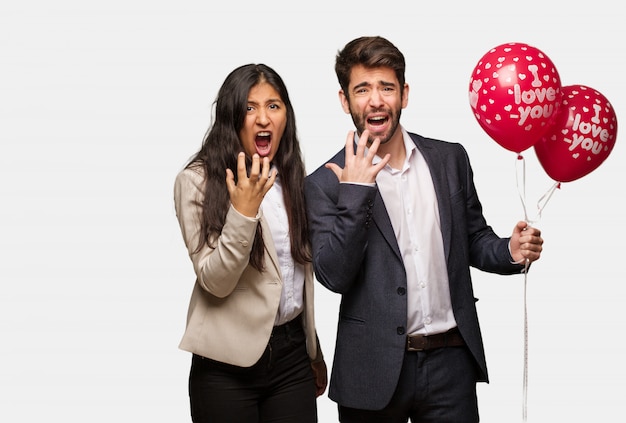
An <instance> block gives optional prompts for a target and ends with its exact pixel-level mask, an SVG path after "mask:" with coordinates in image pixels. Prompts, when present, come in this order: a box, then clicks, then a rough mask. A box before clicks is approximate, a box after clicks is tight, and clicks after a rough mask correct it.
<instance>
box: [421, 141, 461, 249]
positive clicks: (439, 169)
mask: <svg viewBox="0 0 626 423" xmlns="http://www.w3.org/2000/svg"><path fill="white" fill-rule="evenodd" d="M411 139H412V140H413V142H414V143H415V145H416V146H417V148H418V149H419V151H420V153H422V156H424V160H426V163H427V164H428V168H429V169H430V175H431V177H432V179H433V184H434V186H435V195H436V196H437V204H438V207H439V219H440V221H441V236H442V237H443V248H444V252H445V256H446V261H447V260H448V258H449V257H450V243H451V242H452V211H451V206H450V188H449V187H448V179H447V177H446V169H445V168H444V166H443V161H442V160H441V157H440V155H439V151H437V150H436V149H435V148H433V147H432V146H430V145H424V143H420V142H419V141H418V139H416V137H414V136H413V135H411Z"/></svg>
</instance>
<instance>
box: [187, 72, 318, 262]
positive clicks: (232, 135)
mask: <svg viewBox="0 0 626 423" xmlns="http://www.w3.org/2000/svg"><path fill="white" fill-rule="evenodd" d="M261 82H267V83H268V84H270V85H271V86H272V87H274V89H275V90H276V91H277V92H278V94H279V95H280V97H281V99H282V101H283V103H284V104H285V107H286V109H287V124H286V127H285V132H284V133H283V136H282V138H281V140H280V146H279V147H278V151H277V152H276V155H275V156H274V158H273V161H272V164H273V165H274V166H275V167H276V169H277V170H278V175H279V177H280V180H281V185H282V187H283V197H284V201H285V209H286V211H287V218H288V221H289V236H290V238H291V254H292V256H293V259H294V260H295V261H296V262H297V263H301V264H304V263H306V262H309V261H311V253H310V248H309V242H308V239H309V238H308V225H307V220H306V209H305V203H304V195H303V186H304V177H305V176H306V170H305V167H304V162H303V159H302V153H301V151H300V143H299V141H298V137H297V131H296V117H295V113H294V110H293V106H292V104H291V101H290V100H289V94H288V93H287V87H286V86H285V83H284V82H283V80H282V78H281V77H280V75H278V73H276V71H274V70H273V69H272V68H270V67H269V66H267V65H264V64H248V65H243V66H240V67H238V68H236V69H235V70H233V71H232V72H231V73H230V74H229V75H228V76H227V77H226V80H225V81H224V83H223V84H222V87H221V88H220V90H219V92H218V95H217V98H216V99H215V101H214V103H213V107H214V111H215V116H214V119H213V124H212V125H211V127H210V128H209V130H208V131H207V133H206V135H205V137H204V140H203V142H202V147H201V149H200V151H198V152H197V153H196V154H195V155H194V156H193V157H192V158H191V160H190V162H189V164H188V165H187V168H191V169H202V170H204V174H205V175H206V186H205V188H204V201H203V203H202V216H200V218H201V222H202V223H201V228H200V239H199V242H198V250H199V249H201V248H202V247H204V246H205V245H209V246H211V247H213V248H214V247H215V244H216V242H217V238H218V236H219V235H220V234H221V232H222V228H223V227H224V222H225V220H226V213H227V212H228V208H229V205H230V197H229V194H228V190H227V188H226V182H225V181H226V168H229V169H231V170H232V171H233V174H234V175H235V179H237V154H238V153H239V152H240V151H242V150H243V148H242V144H241V140H240V139H239V131H240V130H241V128H242V127H243V124H244V119H245V117H246V112H247V105H248V94H249V92H250V89H251V88H252V87H254V86H256V85H258V84H259V83H261ZM246 161H247V162H248V168H249V164H250V158H249V157H247V158H246ZM264 248H265V243H264V242H263V234H262V233H261V225H257V230H256V235H255V238H254V243H253V246H252V251H251V252H250V265H251V266H253V267H254V268H255V269H257V270H259V271H262V270H263V269H264V268H265V266H264V263H263V257H264Z"/></svg>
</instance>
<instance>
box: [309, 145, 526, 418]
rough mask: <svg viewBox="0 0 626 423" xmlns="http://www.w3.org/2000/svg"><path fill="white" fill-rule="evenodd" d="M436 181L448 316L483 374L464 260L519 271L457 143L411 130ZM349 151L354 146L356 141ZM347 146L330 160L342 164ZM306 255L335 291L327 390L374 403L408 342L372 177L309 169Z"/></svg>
mask: <svg viewBox="0 0 626 423" xmlns="http://www.w3.org/2000/svg"><path fill="white" fill-rule="evenodd" d="M410 136H411V138H412V140H413V141H414V142H415V144H416V145H417V148H418V149H419V151H420V152H421V153H422V155H423V156H424V158H425V160H426V162H427V163H428V166H429V168H430V172H431V175H432V179H433V182H434V185H435V193H436V196H437V201H438V205H439V213H440V221H441V232H442V236H443V245H444V251H445V259H446V264H447V269H448V279H449V281H450V294H451V297H452V307H453V311H454V317H455V319H456V321H457V324H458V326H459V330H460V332H461V335H462V336H463V338H464V340H465V342H466V344H467V346H468V347H469V350H470V351H471V353H472V355H473V356H474V359H475V361H476V367H475V371H476V380H477V381H485V382H486V381H488V376H487V365H486V362H485V353H484V349H483V341H482V335H481V332H480V327H479V322H478V316H477V312H476V304H475V303H476V301H477V299H476V298H475V297H474V292H473V288H472V281H471V277H470V266H473V267H475V268H478V269H481V270H483V271H487V272H492V273H498V274H514V273H520V272H521V271H522V270H523V268H524V267H523V266H521V265H517V264H512V263H511V256H510V252H509V248H508V238H500V237H499V236H498V235H496V234H495V233H494V231H493V230H492V228H491V227H490V226H489V225H487V222H486V221H485V218H484V216H483V213H482V206H481V204H480V201H479V199H478V196H477V194H476V190H475V187H474V182H473V173H472V169H471V166H470V162H469V158H468V156H467V153H466V151H465V149H464V148H463V147H462V146H461V145H460V144H457V143H450V142H445V141H440V140H434V139H429V138H424V137H421V136H419V135H417V134H413V133H411V134H410ZM355 151H356V147H355ZM344 160H345V149H342V150H341V151H340V152H339V153H337V154H336V155H335V156H334V157H333V158H332V159H331V160H330V162H333V163H337V164H338V165H339V166H341V167H343V166H344ZM305 196H306V202H307V209H308V217H309V225H310V233H311V243H312V252H313V265H314V269H315V274H316V278H317V280H318V281H319V282H320V283H321V284H322V285H324V286H325V287H326V288H328V289H330V290H331V291H333V292H336V293H339V294H341V295H342V297H341V305H340V310H339V319H338V327H337V340H336V346H335V355H334V359H333V366H332V373H331V381H330V387H329V393H328V395H329V398H330V399H331V400H333V401H335V402H337V403H338V404H340V405H343V406H346V407H352V408H359V409H370V410H376V409H382V408H384V407H385V406H386V405H387V403H388V402H389V400H390V399H391V397H392V395H393V392H394V390H395V388H396V384H397V382H398V377H399V374H400V369H401V367H402V361H403V358H404V354H405V348H406V336H407V333H406V328H407V295H406V293H407V282H406V273H405V269H404V265H403V262H402V258H401V255H400V251H399V248H398V244H397V241H396V238H395V235H394V231H393V228H392V226H391V221H390V220H389V217H388V214H387V210H386V208H385V204H384V203H383V200H382V198H381V196H380V193H379V191H378V189H377V188H376V187H371V186H364V185H357V184H340V183H339V181H338V179H337V176H336V175H335V174H334V173H333V172H332V171H331V170H330V169H326V168H325V167H324V166H323V165H322V166H320V167H319V168H318V169H317V170H315V171H314V172H313V173H311V174H310V175H309V176H307V178H306V180H305Z"/></svg>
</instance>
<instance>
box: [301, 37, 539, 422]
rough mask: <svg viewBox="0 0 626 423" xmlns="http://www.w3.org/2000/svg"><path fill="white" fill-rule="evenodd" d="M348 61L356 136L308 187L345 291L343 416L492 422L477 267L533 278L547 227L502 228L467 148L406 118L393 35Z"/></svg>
mask: <svg viewBox="0 0 626 423" xmlns="http://www.w3.org/2000/svg"><path fill="white" fill-rule="evenodd" d="M336 59H337V60H336V65H335V71H336V73H337V78H338V80H339V84H340V87H341V89H340V91H339V98H340V100H341V105H342V107H343V109H344V111H345V112H346V113H350V114H351V116H352V120H353V122H354V124H355V126H356V135H355V134H354V133H353V132H350V133H349V134H348V137H347V140H346V145H345V148H344V149H343V150H341V151H340V152H339V153H337V155H335V156H334V157H333V158H331V159H330V160H329V162H328V163H326V164H325V165H324V166H321V167H320V168H319V169H317V170H316V171H315V172H313V173H312V174H311V175H309V176H308V177H307V178H306V181H305V195H306V202H307V208H308V216H309V225H310V232H311V242H312V248H313V264H314V268H315V272H316V276H317V279H318V280H319V282H321V283H322V284H323V285H324V286H325V287H327V288H328V289H330V290H331V291H333V292H337V293H339V294H341V295H342V299H341V306H340V311H339V322H338V331H337V341H336V349H335V356H334V361H333V369H332V373H331V382H330V388H329V397H330V399H332V400H333V401H335V402H337V404H338V409H339V419H340V421H341V422H343V423H357V422H358V423H368V422H381V423H382V422H384V423H395V422H407V421H408V419H409V418H410V419H411V421H412V422H418V421H419V422H437V423H442V422H454V423H460V422H478V420H479V417H478V406H477V399H476V382H478V381H485V382H486V381H488V377H487V367H486V363H485V354H484V350H483V342H482V337H481V333H480V327H479V322H478V316H477V312H476V307H475V301H476V299H475V298H474V294H473V288H472V282H471V277H470V266H473V267H475V268H478V269H481V270H484V271H487V272H492V273H498V274H503V275H505V274H519V273H520V272H523V271H525V270H527V268H528V267H527V266H528V265H529V264H530V263H531V262H533V261H535V260H537V259H539V257H540V254H541V250H542V244H543V239H542V238H541V232H540V230H539V229H537V228H533V227H529V226H528V225H527V224H526V223H525V222H518V223H517V224H516V225H515V227H514V229H513V233H512V235H511V237H510V238H500V237H499V236H498V235H496V234H495V233H494V231H493V230H492V228H491V227H490V226H489V225H487V222H486V221H485V218H484V217H483V214H482V206H481V204H480V201H479V199H478V196H477V193H476V190H475V187H474V182H473V175H472V169H471V167H470V163H469V159H468V157H467V153H466V151H465V150H464V148H463V147H462V146H461V145H460V144H456V143H450V142H444V141H439V140H434V139H429V138H425V137H422V136H419V135H417V134H414V133H409V132H407V131H406V130H405V129H404V128H403V127H402V126H401V125H400V115H401V111H402V109H403V108H405V107H406V105H407V103H408V94H409V86H408V84H407V83H405V80H404V71H405V60H404V56H403V55H402V53H401V52H400V51H399V50H398V49H397V48H396V47H395V46H394V45H393V44H392V43H390V42H389V41H388V40H386V39H384V38H381V37H361V38H357V39H355V40H353V41H351V42H349V43H348V44H347V45H346V46H345V48H344V49H343V50H341V51H339V53H338V54H337V58H336Z"/></svg>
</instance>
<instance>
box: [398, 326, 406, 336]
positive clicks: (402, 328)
mask: <svg viewBox="0 0 626 423" xmlns="http://www.w3.org/2000/svg"><path fill="white" fill-rule="evenodd" d="M396 331H397V332H398V335H404V334H405V331H404V326H398V327H397V328H396Z"/></svg>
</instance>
